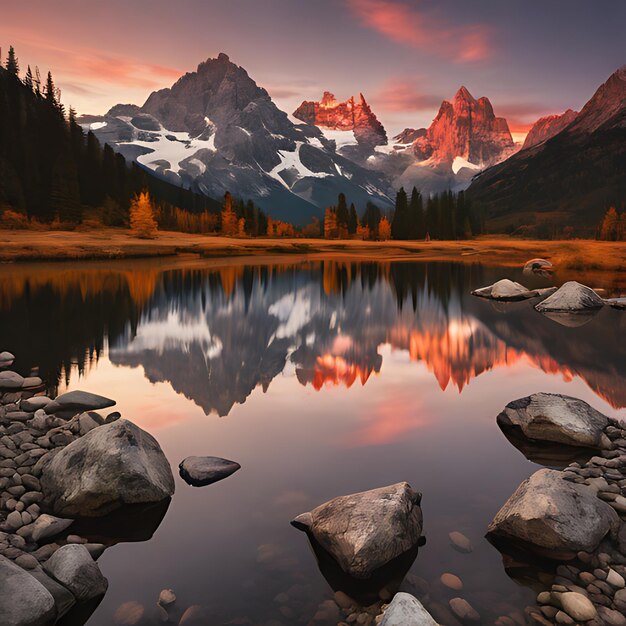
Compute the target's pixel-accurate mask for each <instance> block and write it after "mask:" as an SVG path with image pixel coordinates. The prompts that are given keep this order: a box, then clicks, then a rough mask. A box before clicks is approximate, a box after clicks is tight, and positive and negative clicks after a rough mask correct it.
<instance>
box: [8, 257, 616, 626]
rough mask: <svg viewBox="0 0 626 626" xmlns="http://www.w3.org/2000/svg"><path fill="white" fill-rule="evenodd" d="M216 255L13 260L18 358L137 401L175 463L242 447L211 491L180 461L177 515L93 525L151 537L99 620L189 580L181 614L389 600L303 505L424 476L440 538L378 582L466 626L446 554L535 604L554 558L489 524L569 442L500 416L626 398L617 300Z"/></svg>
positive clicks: (120, 550)
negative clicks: (422, 599) (524, 553)
mask: <svg viewBox="0 0 626 626" xmlns="http://www.w3.org/2000/svg"><path fill="white" fill-rule="evenodd" d="M211 263H213V264H215V263H218V262H217V261H206V260H194V259H173V260H172V259H153V260H149V261H139V260H137V261H134V262H133V266H132V267H133V269H132V270H130V269H128V262H110V263H86V264H82V265H60V264H56V265H45V264H33V265H14V266H0V349H1V350H4V349H6V350H10V351H11V352H13V353H14V354H16V355H17V357H18V360H17V361H16V367H17V369H19V370H23V371H24V372H25V373H26V372H28V371H29V370H30V369H31V368H32V367H38V368H39V373H40V375H41V376H42V377H43V378H44V379H45V380H46V382H47V383H48V384H49V385H50V387H51V389H50V392H51V393H54V392H55V391H56V388H60V389H63V390H64V389H66V388H70V389H74V388H84V389H86V390H89V391H93V392H95V393H101V394H104V395H108V396H110V397H112V398H115V399H116V400H117V401H118V406H119V409H120V411H121V412H122V413H123V415H124V417H128V418H129V419H131V420H133V421H135V422H136V423H137V424H138V425H139V426H141V427H142V428H145V429H146V430H148V431H149V432H151V433H152V434H153V435H155V437H156V438H157V439H158V441H159V442H160V444H161V446H162V447H163V450H164V452H165V453H166V455H167V458H168V460H169V461H170V463H171V464H172V466H173V467H174V468H175V467H176V466H177V465H178V463H180V461H181V460H182V459H183V458H185V457H186V456H189V455H190V454H194V455H205V454H211V455H216V456H222V457H225V458H231V459H234V460H236V461H237V462H238V463H240V465H241V470H240V471H239V472H237V474H236V475H234V476H233V477H231V478H229V479H228V480H226V481H223V482H220V483H216V484H215V485H211V486H210V487H206V488H202V489H196V488H192V487H189V486H188V485H186V484H184V483H183V481H182V480H180V478H179V477H178V476H177V475H176V476H175V480H176V481H177V488H176V493H175V495H174V497H173V499H172V502H171V504H170V506H169V508H168V510H167V514H166V515H165V511H162V512H161V511H156V513H157V514H155V515H154V516H153V517H152V518H147V517H146V516H145V514H144V513H141V515H138V516H137V519H136V521H137V522H138V523H137V528H135V526H134V525H129V522H128V521H123V526H124V528H121V527H120V525H119V524H116V523H114V522H115V521H116V520H107V523H106V524H104V525H103V524H99V525H97V526H96V527H94V526H92V525H87V524H86V523H85V525H83V526H77V528H76V532H82V533H83V534H84V535H85V536H88V537H96V538H98V539H99V540H103V541H105V542H106V543H107V544H114V543H117V542H120V541H122V542H128V541H131V542H132V543H124V545H118V546H116V547H113V548H111V549H110V550H107V551H106V552H105V554H104V555H103V556H102V557H101V559H100V564H101V568H102V570H103V572H104V574H105V575H106V576H107V578H109V583H110V586H109V591H108V592H107V595H106V596H105V598H104V599H103V601H102V604H101V605H100V606H99V607H98V609H97V611H96V612H95V613H94V614H93V616H92V617H91V618H90V619H89V622H88V623H89V625H90V626H110V624H111V623H114V619H113V616H114V615H115V613H116V611H117V610H118V608H119V607H120V606H123V605H124V603H127V602H140V603H141V604H142V606H144V607H145V608H146V619H147V621H146V622H145V623H157V620H158V615H156V613H155V610H156V607H155V601H156V598H157V597H158V593H159V591H160V590H161V589H163V588H170V587H171V588H174V589H175V591H176V594H177V596H178V598H179V600H178V601H177V606H179V609H180V611H181V612H182V610H183V609H184V608H186V607H188V606H191V605H196V604H200V605H202V606H203V607H204V608H205V609H206V610H207V611H209V613H210V618H208V621H206V622H205V623H210V624H222V623H240V624H263V626H267V625H268V624H275V623H276V621H275V620H276V619H277V617H280V616H281V615H282V616H283V618H284V613H281V612H280V609H285V607H281V606H279V605H278V604H277V602H276V600H275V599H276V598H277V597H284V596H285V595H288V596H289V598H290V604H289V606H288V607H287V608H288V609H289V610H290V611H292V612H293V614H294V615H295V616H296V618H297V619H296V618H294V620H295V621H294V620H292V621H288V623H309V620H310V619H311V618H312V617H313V615H315V614H316V611H317V610H318V606H320V603H322V602H325V601H326V600H327V599H328V598H329V594H332V590H334V589H337V588H344V589H348V590H349V591H350V592H351V593H353V595H355V596H357V595H360V594H364V596H365V598H364V600H363V601H369V597H370V596H371V595H372V594H374V595H375V594H376V593H378V591H377V589H376V586H375V585H374V586H373V587H372V588H371V589H362V588H361V587H359V588H358V589H357V588H355V589H351V582H350V581H346V580H345V579H344V578H343V577H342V576H341V575H340V572H339V573H338V572H337V571H336V570H335V569H333V567H332V565H333V564H332V563H330V564H329V563H328V562H326V561H325V559H324V558H321V557H320V554H319V553H317V554H316V555H314V554H313V553H312V551H311V547H310V546H309V542H308V541H306V540H305V538H304V537H303V536H302V535H301V533H297V532H296V531H294V529H293V528H292V527H291V526H290V525H289V521H290V520H291V519H293V518H294V517H295V516H296V515H298V514H299V513H302V512H303V511H306V510H311V509H312V508H314V507H315V506H317V505H319V504H321V503H322V502H324V501H326V500H328V499H330V498H332V497H335V496H337V495H342V494H347V493H354V492H357V491H363V490H366V489H371V488H374V487H378V486H383V485H386V484H393V483H395V482H399V481H402V480H406V481H408V482H410V483H411V484H412V486H413V487H414V488H416V489H419V490H420V491H421V492H422V493H423V494H424V500H423V507H422V508H423V512H424V533H425V536H426V537H427V543H426V545H425V546H423V548H420V550H419V554H418V555H415V554H411V555H408V556H409V557H410V558H407V560H406V562H404V561H402V562H401V563H399V564H397V565H398V567H397V568H396V567H394V568H392V570H393V571H389V572H384V574H385V576H384V577H383V578H384V580H383V579H381V581H377V582H381V584H383V585H384V586H385V587H386V588H387V591H390V590H391V591H393V590H395V589H396V588H397V586H398V585H402V587H401V588H402V589H404V590H408V591H410V592H412V593H416V590H418V589H420V588H423V587H424V583H426V584H427V585H428V588H429V590H430V591H429V595H430V603H429V605H428V608H429V610H431V611H433V615H437V616H439V617H437V619H438V621H439V622H440V623H442V624H444V625H445V626H453V625H455V624H457V625H458V622H457V621H456V619H455V618H453V617H450V616H449V611H448V612H447V613H446V611H447V609H446V606H447V602H448V599H449V597H451V596H450V595H449V591H450V590H446V589H444V588H443V587H442V585H441V583H440V582H439V577H440V576H441V574H442V573H444V572H452V573H454V574H455V575H458V576H459V577H460V578H461V579H462V580H463V581H464V585H465V586H464V589H463V597H466V598H467V600H468V601H469V602H471V604H472V605H473V606H474V607H475V608H476V609H477V610H479V612H480V613H481V616H482V617H483V623H493V622H494V621H495V620H496V619H497V618H498V616H500V615H505V614H506V615H508V614H512V613H511V612H512V611H518V610H523V607H524V606H525V603H528V602H531V601H534V597H535V596H536V593H534V592H533V591H531V590H530V589H535V584H536V578H537V573H538V572H539V573H541V572H542V571H543V570H541V568H540V567H539V566H537V565H534V564H527V563H526V562H523V563H522V561H521V560H520V559H516V558H514V557H510V558H509V557H508V556H505V557H504V559H505V560H504V566H505V567H504V568H503V560H502V559H503V557H501V556H500V553H499V552H498V551H497V550H496V549H495V548H494V547H493V546H492V545H491V544H489V543H488V542H487V541H486V540H485V539H484V533H485V530H486V528H487V525H488V523H489V521H490V519H491V518H492V517H493V515H494V514H495V513H496V511H497V510H498V509H499V508H500V507H501V506H502V504H503V503H504V502H505V501H506V499H507V498H508V497H509V496H510V494H511V493H512V492H513V491H514V490H515V488H516V487H517V486H518V485H519V483H520V482H521V481H522V480H524V479H525V478H526V477H528V475H530V474H531V473H532V472H533V471H535V469H537V465H536V464H537V463H546V464H548V465H552V466H558V465H561V464H562V463H563V462H566V461H567V459H563V458H561V454H560V453H561V451H558V454H556V453H555V451H554V450H552V449H551V448H546V447H541V448H535V447H529V446H525V445H521V444H520V443H519V442H512V443H513V445H511V443H509V441H507V439H506V438H505V437H504V436H503V435H502V433H501V432H500V430H499V428H498V427H497V425H496V423H495V417H496V415H497V414H498V412H499V411H500V410H501V409H502V407H503V406H504V405H505V404H506V403H507V402H509V401H511V400H513V399H514V398H518V397H520V396H523V395H527V394H528V393H533V392H536V391H554V392H557V393H570V394H571V395H575V396H578V397H581V398H583V399H585V400H586V401H588V402H590V403H591V404H594V405H595V406H596V407H597V408H598V409H600V410H602V411H603V412H606V413H608V414H611V415H613V416H617V413H618V412H619V413H621V414H622V415H623V413H624V411H619V409H621V408H622V407H625V406H626V390H625V389H624V385H623V380H624V377H625V375H626V345H625V344H624V342H623V341H620V337H623V336H624V331H625V330H626V328H625V325H626V315H625V314H624V313H623V312H621V311H617V310H613V309H610V308H609V307H605V308H604V309H602V310H601V311H600V312H599V313H598V314H597V315H596V316H595V317H593V319H591V320H590V321H589V322H588V323H586V324H585V325H583V326H578V327H569V326H564V325H562V324H560V323H557V322H555V321H553V320H551V319H549V318H548V317H546V316H544V315H541V314H540V313H537V312H536V311H534V310H533V308H532V306H533V301H530V302H529V301H526V302H519V303H510V304H502V303H500V304H494V303H491V302H489V301H486V300H483V299H479V298H474V297H472V296H471V295H470V291H471V290H472V289H474V288H477V287H481V286H484V285H487V284H490V283H493V282H495V281H496V280H497V279H500V278H503V277H508V278H511V279H513V280H519V281H521V282H523V283H524V284H527V285H528V286H531V287H535V286H546V285H547V284H548V283H547V281H546V279H541V278H538V279H535V281H536V284H532V283H531V282H530V281H531V279H529V278H528V277H523V276H522V274H521V269H520V270H519V271H518V272H516V271H512V270H511V269H510V268H487V267H484V266H481V265H479V264H472V265H469V264H468V265H461V264H451V263H419V262H415V263H408V262H403V263H385V264H376V263H341V262H336V261H333V262H330V261H323V262H322V261H308V262H298V263H291V264H289V263H285V264H282V265H261V264H257V265H236V264H234V263H231V262H229V261H226V262H224V261H219V263H230V264H229V265H227V266H225V267H216V266H215V265H213V266H211V265H210V264H211ZM577 278H578V280H580V281H581V282H586V281H585V277H584V276H583V275H581V276H578V277H577ZM610 280H611V277H610V276H609V277H607V281H610ZM557 281H558V276H557ZM593 286H598V287H602V286H610V282H608V283H607V285H595V284H594V285H593ZM152 383H154V384H152ZM442 390H443V391H442ZM265 392H267V393H265ZM594 394H595V396H596V397H594ZM598 396H600V397H601V398H603V399H604V400H605V402H604V401H602V400H600V399H599V398H598ZM607 403H608V404H607ZM608 405H612V407H613V409H611V407H610V406H608ZM211 413H212V414H213V415H212V417H211V418H207V417H206V415H205V414H211ZM215 415H222V416H226V415H228V416H229V417H228V418H227V419H222V420H220V419H217V418H216V417H215ZM514 446H517V447H519V451H518V450H517V449H516V447H514ZM176 474H177V472H176ZM162 515H165V516H164V517H163V519H161V516H162ZM148 521H150V523H149V524H147V522H148ZM146 524H147V525H146ZM122 530H123V531H124V532H121V531H122ZM453 530H458V531H461V532H463V533H464V534H466V535H467V536H468V537H469V538H470V539H471V541H472V544H473V545H474V551H473V552H472V553H471V554H469V555H468V554H461V553H458V552H456V551H455V550H454V549H452V548H451V547H450V542H449V539H448V533H449V532H450V531H453ZM142 539H146V541H141V540H142ZM148 539H149V540H148ZM316 556H317V558H316ZM322 557H323V555H322ZM413 559H414V560H413ZM520 563H521V564H523V565H524V567H519V565H520ZM318 567H319V569H318ZM409 567H410V571H409V574H407V575H406V576H405V572H406V569H407V568H409ZM505 571H506V573H505ZM507 574H508V575H507ZM544 574H546V573H545V572H544ZM548 574H549V572H548V573H547V574H546V575H548ZM509 575H510V576H511V577H513V578H515V579H516V580H519V581H521V582H522V583H523V585H524V586H523V587H519V586H518V585H516V584H515V583H514V582H512V581H511V579H510V578H509ZM375 582H376V581H375ZM527 587H528V588H527ZM535 591H536V589H535ZM298 603H300V604H298ZM437 607H439V609H437ZM151 611H152V612H151ZM446 615H447V616H446ZM283 618H281V619H280V620H279V621H280V623H284V619H283ZM290 619H291V618H290ZM150 620H152V621H150ZM315 623H316V624H317V623H318V622H315ZM336 623H337V620H335V621H334V622H332V624H333V626H334V625H335V624H336ZM319 624H320V626H322V622H319ZM330 624H331V622H329V621H326V622H323V626H330Z"/></svg>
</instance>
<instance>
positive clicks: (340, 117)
mask: <svg viewBox="0 0 626 626" xmlns="http://www.w3.org/2000/svg"><path fill="white" fill-rule="evenodd" d="M293 116H294V117H296V118H297V119H299V120H302V121H303V122H306V123H307V124H312V125H314V126H318V127H320V128H325V129H328V130H342V131H353V132H354V136H355V138H356V140H357V142H358V143H359V144H364V145H369V146H380V145H386V144H387V133H386V132H385V129H384V127H383V125H382V124H381V123H380V122H379V121H378V118H377V117H376V115H374V113H373V111H372V109H371V107H370V106H369V104H368V103H367V101H366V100H365V97H364V96H363V94H362V93H360V94H359V97H358V99H357V98H355V97H354V96H351V97H350V98H348V99H347V100H345V101H344V102H338V101H337V99H336V98H335V96H334V94H332V93H331V92H330V91H325V92H324V94H323V96H322V99H321V100H319V101H318V102H315V101H306V100H305V101H304V102H303V103H302V104H301V105H300V106H299V107H298V108H297V109H296V110H295V111H294V113H293Z"/></svg>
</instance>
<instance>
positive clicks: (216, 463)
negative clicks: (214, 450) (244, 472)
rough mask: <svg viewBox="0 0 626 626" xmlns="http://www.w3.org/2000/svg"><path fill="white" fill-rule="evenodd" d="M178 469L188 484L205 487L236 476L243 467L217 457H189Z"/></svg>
mask: <svg viewBox="0 0 626 626" xmlns="http://www.w3.org/2000/svg"><path fill="white" fill-rule="evenodd" d="M178 468H179V471H180V476H181V478H182V479H183V480H184V481H185V482H186V483H187V484H189V485H192V486H194V487H204V486H205V485H211V484H212V483H216V482H217V481H219V480H222V479H224V478H227V477H228V476H230V475H231V474H234V473H235V472H236V471H237V470H238V469H241V465H239V463H236V462H235V461H229V460H228V459H221V458H220V457H217V456H188V457H187V458H186V459H184V460H183V461H182V462H181V464H180V465H179V466H178Z"/></svg>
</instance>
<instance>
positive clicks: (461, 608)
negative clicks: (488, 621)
mask: <svg viewBox="0 0 626 626" xmlns="http://www.w3.org/2000/svg"><path fill="white" fill-rule="evenodd" d="M449 604H450V608H451V609H452V612H453V613H454V614H455V615H456V616H457V617H458V618H459V619H461V620H468V621H470V622H479V621H480V615H479V614H478V611H476V609H475V608H474V607H473V606H472V605H471V604H470V603H469V602H468V601H467V600H465V599H463V598H452V600H450V602H449Z"/></svg>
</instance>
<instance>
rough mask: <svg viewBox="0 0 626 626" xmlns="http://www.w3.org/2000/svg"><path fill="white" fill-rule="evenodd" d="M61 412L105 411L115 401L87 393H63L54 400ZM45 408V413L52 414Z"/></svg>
mask: <svg viewBox="0 0 626 626" xmlns="http://www.w3.org/2000/svg"><path fill="white" fill-rule="evenodd" d="M54 401H55V402H56V404H57V405H59V407H60V408H61V410H62V411H76V412H77V413H78V412H82V411H92V410H98V409H106V408H107V407H110V406H114V405H115V400H111V399H110V398H105V397H104V396H99V395H97V394H95V393H89V392H88V391H79V390H75V391H68V392H67V393H63V394H61V395H60V396H58V397H57V398H55V400H54ZM49 407H50V405H48V406H47V407H46V413H53V412H54V411H49V410H48V408H49Z"/></svg>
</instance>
